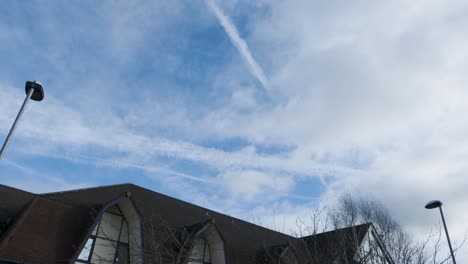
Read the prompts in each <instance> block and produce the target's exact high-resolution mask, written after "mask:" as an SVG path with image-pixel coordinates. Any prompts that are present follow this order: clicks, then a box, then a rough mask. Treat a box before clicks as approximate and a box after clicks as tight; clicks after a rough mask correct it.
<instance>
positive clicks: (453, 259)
mask: <svg viewBox="0 0 468 264" xmlns="http://www.w3.org/2000/svg"><path fill="white" fill-rule="evenodd" d="M439 210H440V215H441V216H442V223H444V228H445V234H446V235H447V241H448V245H449V248H450V254H452V261H453V264H457V262H456V261H455V256H454V255H453V249H452V243H450V237H449V234H448V231H447V225H446V224H445V218H444V213H443V212H442V206H439Z"/></svg>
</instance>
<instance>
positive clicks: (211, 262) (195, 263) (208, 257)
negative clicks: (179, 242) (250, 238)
mask: <svg viewBox="0 0 468 264" xmlns="http://www.w3.org/2000/svg"><path fill="white" fill-rule="evenodd" d="M201 230H202V231H201ZM201 230H200V233H197V234H196V235H195V237H194V238H193V242H192V243H191V250H190V254H189V255H188V258H187V263H188V264H225V263H226V257H225V255H224V240H223V238H222V237H221V234H220V233H219V232H218V230H217V228H216V227H215V226H214V225H213V224H212V223H207V224H205V225H203V226H202V227H201Z"/></svg>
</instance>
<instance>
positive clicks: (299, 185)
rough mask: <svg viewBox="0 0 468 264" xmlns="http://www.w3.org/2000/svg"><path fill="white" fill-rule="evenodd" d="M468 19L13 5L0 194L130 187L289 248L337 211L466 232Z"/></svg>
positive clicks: (397, 12)
mask: <svg viewBox="0 0 468 264" xmlns="http://www.w3.org/2000/svg"><path fill="white" fill-rule="evenodd" d="M466 28H468V3H467V2H466V1H457V0H453V1H432V0H424V1H423V0H415V1H403V0H392V1H386V0H382V1H373V2H369V1H359V0H356V1H345V2H343V1H335V0H331V1H310V0H288V1H273V0H259V1H247V0H224V1H218V0H205V1H202V0H198V1H144V0H141V1H140V0H135V1H110V0H109V1H89V0H85V1H73V2H63V1H53V0H48V1H6V2H4V3H2V8H1V9H0V43H1V44H0V58H1V61H2V63H0V139H1V140H2V141H3V139H4V138H5V137H6V135H7V133H8V130H9V129H10V126H11V124H12V123H13V120H14V118H15V116H16V114H17V112H18V110H19V108H20V106H21V103H22V101H23V99H24V96H25V94H24V83H25V81H26V80H38V81H40V82H41V83H42V84H43V85H44V88H45V99H44V100H43V101H42V102H35V101H31V102H30V103H29V105H28V106H27V109H26V112H25V114H24V117H23V119H22V120H21V122H20V124H19V127H18V129H17V131H16V132H15V135H14V137H13V140H12V142H11V144H10V146H9V148H8V149H7V152H6V153H5V156H4V158H3V160H1V161H0V183H2V184H6V185H10V186H14V187H17V188H20V189H24V190H28V191H31V192H35V193H41V192H51V191H59V190H69V189H76V188H85V187H92V186H100V185H109V184H118V183H127V182H129V183H134V184H136V185H139V186H142V187H145V188H148V189H151V190H154V191H157V192H160V193H164V194H167V195H170V196H173V197H176V198H179V199H182V200H185V201H188V202H191V203H195V204H198V205H201V206H204V207H208V208H210V209H213V210H217V211H220V212H222V213H226V214H229V215H232V216H234V217H238V218H242V219H245V220H248V221H253V222H255V223H259V224H262V225H265V226H268V227H276V229H278V227H280V228H279V229H281V230H280V231H284V232H287V233H288V232H292V231H291V230H294V228H295V223H296V220H297V219H304V218H307V217H310V215H311V212H312V211H313V208H315V207H316V206H318V205H319V204H325V205H331V204H333V203H334V202H335V201H336V200H337V197H339V196H340V195H341V194H343V193H351V194H359V195H365V196H368V197H373V198H374V199H377V200H379V201H382V203H383V204H384V205H386V206H387V207H388V209H389V210H390V211H391V213H392V215H393V216H394V217H395V219H396V220H398V221H399V222H401V223H402V225H403V226H404V227H405V228H406V229H407V230H408V231H409V232H411V233H412V234H415V236H417V237H424V235H425V234H427V233H429V231H430V230H431V229H433V228H434V226H435V225H437V223H438V222H439V221H440V220H439V215H438V213H437V211H428V210H425V209H424V205H425V204H426V203H427V202H428V201H430V200H434V199H439V200H441V201H443V203H444V212H445V216H446V220H447V225H448V227H449V231H450V233H451V237H452V240H453V241H454V242H455V244H456V243H457V242H459V241H461V240H462V238H463V235H464V234H465V232H466V231H467V229H468V224H467V223H468V210H466V208H467V206H468V192H467V191H466V186H468V174H467V172H468V170H467V169H468V163H467V157H468V136H467V135H468V119H466V118H465V117H466V113H468V105H467V103H466V102H468V87H467V84H468V74H467V71H468V46H467V44H466V43H468V37H467V36H468V35H467V34H466ZM463 259H465V260H467V261H468V256H467V254H466V253H460V255H459V261H462V260H463Z"/></svg>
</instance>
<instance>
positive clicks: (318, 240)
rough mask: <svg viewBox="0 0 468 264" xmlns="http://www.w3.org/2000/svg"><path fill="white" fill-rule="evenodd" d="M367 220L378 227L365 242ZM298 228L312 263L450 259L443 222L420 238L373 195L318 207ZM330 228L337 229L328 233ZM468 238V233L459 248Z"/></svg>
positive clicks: (422, 263) (420, 263)
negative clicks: (444, 245) (443, 248)
mask: <svg viewBox="0 0 468 264" xmlns="http://www.w3.org/2000/svg"><path fill="white" fill-rule="evenodd" d="M366 223H372V228H375V230H373V231H372V233H370V234H371V235H372V236H374V237H373V239H370V240H369V241H363V239H364V237H363V234H362V232H363V231H362V230H361V229H360V228H359V226H360V225H362V224H366ZM297 227H298V232H297V234H295V235H296V236H297V237H301V238H304V237H305V238H307V239H303V241H304V242H305V245H303V246H302V248H303V250H304V252H306V254H307V257H308V260H309V261H310V263H327V262H328V263H362V264H364V263H392V261H394V263H401V264H426V263H427V264H429V263H431V264H436V263H445V262H447V260H449V258H450V256H449V255H448V254H447V253H446V252H444V253H442V251H441V247H440V242H441V234H442V233H441V232H442V230H441V228H440V225H439V228H438V229H436V230H433V231H431V233H430V234H429V236H428V237H427V238H426V239H425V240H423V241H416V240H415V239H414V238H412V237H411V236H410V235H409V234H408V233H407V232H406V231H405V230H404V229H403V227H402V226H401V224H400V223H398V222H397V221H396V220H395V219H394V218H393V217H392V215H391V214H390V212H389V210H388V209H387V208H386V207H385V206H384V205H383V204H382V203H381V202H379V201H376V200H373V199H370V198H363V197H360V198H356V197H353V196H351V195H349V194H347V195H344V196H342V197H341V198H340V199H339V202H338V203H337V205H336V206H335V207H333V208H325V207H323V206H318V207H317V208H316V209H315V210H314V211H313V212H312V214H311V217H310V219H307V220H301V219H298V220H297ZM353 227H355V228H353ZM330 230H335V231H334V232H327V231H330ZM340 230H341V231H340ZM366 230H367V229H366ZM465 240H466V235H465V239H464V240H463V241H461V243H458V244H457V246H456V247H455V251H458V250H459V249H460V248H461V247H462V245H463V244H464V242H465ZM366 243H367V244H366ZM388 256H390V257H391V259H392V260H390V261H389V260H388Z"/></svg>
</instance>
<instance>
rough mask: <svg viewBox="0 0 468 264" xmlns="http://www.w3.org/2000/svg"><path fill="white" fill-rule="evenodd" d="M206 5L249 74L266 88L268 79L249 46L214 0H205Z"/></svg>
mask: <svg viewBox="0 0 468 264" xmlns="http://www.w3.org/2000/svg"><path fill="white" fill-rule="evenodd" d="M205 2H206V5H207V6H208V7H209V8H210V9H211V11H212V12H213V13H214V14H215V16H216V18H217V19H218V21H219V23H220V24H221V26H222V27H223V28H224V30H225V31H226V33H227V35H228V36H229V39H230V40H231V42H232V44H234V46H235V47H236V48H237V50H238V51H239V53H240V54H241V56H242V58H243V59H244V61H245V63H246V64H247V66H248V67H249V70H250V72H251V73H252V74H253V75H254V76H255V78H257V80H258V81H259V82H260V83H262V85H263V88H265V89H267V88H268V78H267V77H266V75H265V72H264V71H263V69H262V67H260V65H258V63H257V61H256V60H255V59H254V57H253V56H252V53H251V52H250V49H249V46H247V43H246V42H245V40H244V39H243V38H242V37H241V36H240V34H239V31H238V30H237V28H236V26H235V25H234V24H233V23H232V21H231V20H230V19H229V17H228V16H226V14H225V13H224V12H223V10H221V8H220V7H219V6H218V4H217V3H216V2H215V0H205Z"/></svg>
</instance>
